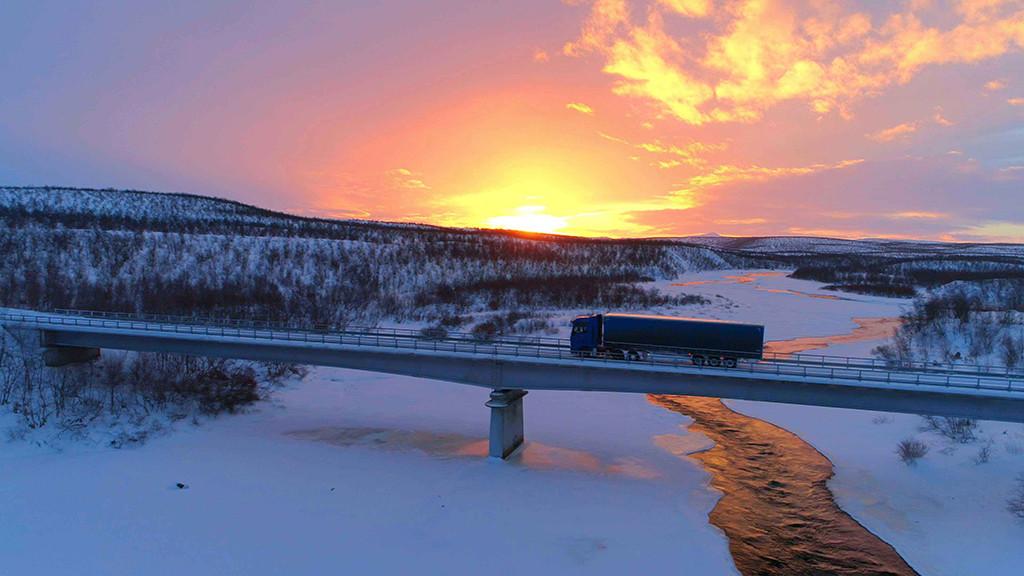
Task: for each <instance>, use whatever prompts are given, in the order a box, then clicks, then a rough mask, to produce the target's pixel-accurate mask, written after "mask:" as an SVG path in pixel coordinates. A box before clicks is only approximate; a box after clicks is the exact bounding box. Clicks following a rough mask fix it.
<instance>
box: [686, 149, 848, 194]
mask: <svg viewBox="0 0 1024 576" xmlns="http://www.w3.org/2000/svg"><path fill="white" fill-rule="evenodd" d="M863 161H864V160H862V159H855V160H843V161H841V162H836V163H834V164H811V165H809V166H792V167H767V166H757V165H754V166H736V165H732V164H723V165H721V166H717V167H715V169H714V170H711V171H710V172H703V173H701V174H697V175H695V176H692V177H691V178H690V179H689V180H687V182H686V185H685V186H684V187H682V188H680V189H678V190H675V191H673V192H672V193H671V196H672V197H675V198H683V199H685V201H686V202H687V203H689V204H692V205H696V204H699V198H698V194H699V193H700V192H703V191H705V190H707V189H709V188H713V187H716V186H722V185H724V184H730V183H733V182H750V181H763V180H770V179H775V178H786V177H790V176H804V175H807V174H813V173H815V172H822V171H825V170H839V169H842V168H848V167H850V166H856V165H857V164H860V163H862V162H863Z"/></svg>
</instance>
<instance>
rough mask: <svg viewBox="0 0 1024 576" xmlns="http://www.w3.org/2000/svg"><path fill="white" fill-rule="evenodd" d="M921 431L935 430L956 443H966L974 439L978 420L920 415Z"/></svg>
mask: <svg viewBox="0 0 1024 576" xmlns="http://www.w3.org/2000/svg"><path fill="white" fill-rule="evenodd" d="M922 418H923V419H924V423H923V424H922V425H921V430H922V431H923V432H935V433H936V434H940V435H942V436H944V437H946V438H948V439H950V440H952V441H953V442H956V443H958V444H968V443H970V442H973V441H974V439H975V437H976V436H975V431H977V429H978V421H977V420H972V419H971V418H955V417H951V416H922Z"/></svg>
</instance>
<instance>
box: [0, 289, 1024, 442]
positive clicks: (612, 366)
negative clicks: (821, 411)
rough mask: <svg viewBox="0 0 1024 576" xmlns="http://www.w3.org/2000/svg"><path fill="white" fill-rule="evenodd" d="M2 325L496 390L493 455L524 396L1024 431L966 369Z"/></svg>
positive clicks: (172, 328)
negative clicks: (614, 397) (691, 401)
mask: <svg viewBox="0 0 1024 576" xmlns="http://www.w3.org/2000/svg"><path fill="white" fill-rule="evenodd" d="M0 324H2V325H4V326H8V327H12V328H21V329H30V330H35V331H38V332H39V334H40V338H41V344H42V346H43V347H44V350H45V352H44V354H45V355H46V358H47V361H48V363H50V364H52V365H61V364H64V363H69V362H77V361H84V360H89V359H91V358H94V357H96V356H97V355H98V353H99V350H100V349H103V348H107V349H117V350H134V351H140V352H169V353H179V354H188V355H196V356H212V357H222V358H237V359H247V360H270V361H285V362H295V363H300V364H312V365H320V366H335V367H340V368H352V369H356V370H368V371H374V372H385V373H390V374H400V375H406V376H415V377H420V378H426V379H432V380H445V381H449V382H457V383H461V384H470V385H474V386H481V387H485V388H489V389H491V390H492V391H493V392H492V394H491V398H490V399H489V400H488V402H487V405H488V406H489V407H490V408H491V410H492V420H491V443H492V447H491V448H492V449H491V455H492V456H497V457H505V456H507V455H508V454H509V453H510V452H511V451H513V450H514V449H515V448H516V447H517V446H518V445H519V443H521V442H522V437H523V432H522V428H523V418H522V414H523V411H522V402H523V399H522V397H523V392H522V391H525V390H583V391H595V392H633V393H642V394H678V395H687V396H706V397H715V398H729V399H741V400H757V401H765V402H783V403H789V404H803V405H811V406H831V407H837V408H853V409H864V410H878V411H887V412H903V413H914V414H933V415H939V416H959V417H968V418H977V419H983V420H1001V421H1007V422H1022V423H1024V375H1022V374H1020V373H1013V372H1010V371H1005V372H1002V373H993V369H991V368H988V369H978V370H971V369H968V368H965V367H963V366H932V365H913V366H910V367H908V368H905V369H899V368H895V367H888V366H886V365H885V364H884V363H882V362H880V361H878V360H874V359H866V358H843V357H836V356H813V355H779V356H777V357H769V358H766V359H765V360H760V361H741V362H740V364H739V365H738V366H737V367H736V368H724V367H712V366H695V365H693V364H691V363H690V362H689V360H688V359H686V358H684V357H680V356H677V355H672V354H660V355H652V356H651V357H649V358H647V359H644V360H629V361H627V360H615V359H610V358H590V357H580V356H575V355H573V354H571V353H570V351H569V349H568V344H567V343H564V344H563V343H562V341H559V340H557V339H531V338H526V339H509V340H502V341H478V340H473V339H470V338H466V337H461V336H458V335H456V336H452V337H446V338H430V337H426V336H423V335H421V334H419V333H417V332H415V331H410V330H390V329H376V328H359V329H347V330H300V329H291V328H281V327H273V326H260V325H256V324H251V325H246V324H245V323H241V322H227V321H224V322H216V323H215V322H213V321H196V320H193V319H173V318H166V317H165V318H158V319H157V318H154V317H141V316H139V317H134V316H128V315H114V314H103V313H90V312H59V313H52V312H51V313H47V312H35V311H28V310H16V309H0Z"/></svg>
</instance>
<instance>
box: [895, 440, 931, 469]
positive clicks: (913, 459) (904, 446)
mask: <svg viewBox="0 0 1024 576" xmlns="http://www.w3.org/2000/svg"><path fill="white" fill-rule="evenodd" d="M927 453H928V445H927V444H925V443H924V442H921V441H920V440H914V439H907V440H903V441H901V442H900V443H899V446H897V447H896V454H897V455H899V457H900V460H901V461H903V463H904V464H906V465H907V466H911V465H914V464H916V463H917V461H918V460H919V459H921V458H924V456H925V454H927Z"/></svg>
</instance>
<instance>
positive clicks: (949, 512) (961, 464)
mask: <svg viewBox="0 0 1024 576" xmlns="http://www.w3.org/2000/svg"><path fill="white" fill-rule="evenodd" d="M685 281H686V282H690V283H691V284H690V285H689V286H687V287H684V288H678V289H679V290H683V291H686V292H687V293H699V294H701V295H704V296H707V297H711V298H715V297H720V298H722V299H725V300H728V301H729V302H731V303H733V304H732V305H730V306H722V307H719V309H717V310H714V311H713V312H711V314H713V315H714V317H717V318H721V319H726V320H739V321H748V322H759V323H764V324H765V326H766V334H767V338H768V339H769V340H771V341H774V342H775V343H774V344H773V346H776V347H777V351H779V352H798V351H801V350H810V349H811V348H810V347H813V349H814V351H813V352H812V353H821V354H834V355H840V356H841V355H848V356H862V357H867V356H869V355H870V351H871V349H872V348H873V347H874V346H876V345H877V344H879V343H881V340H880V339H875V338H874V337H869V336H879V337H882V336H884V333H883V334H878V331H879V330H882V331H883V332H884V331H885V330H888V329H889V328H890V327H891V326H890V324H889V322H891V321H887V320H884V319H885V318H894V317H896V316H898V315H899V313H900V308H901V306H904V305H906V304H907V303H908V301H906V300H898V299H889V298H881V297H874V296H863V295H844V296H843V298H842V299H833V298H829V297H828V296H832V295H834V294H835V293H833V292H830V291H826V290H822V289H821V285H820V284H818V283H815V282H808V281H800V280H793V279H790V278H787V277H785V276H784V275H783V274H780V273H778V272H766V273H750V272H745V271H737V272H709V273H701V274H695V275H692V277H688V278H686V279H685ZM663 286H664V287H663V289H665V290H667V291H671V290H672V289H673V288H672V285H671V283H664V285H663ZM711 314H709V316H710V315H711ZM871 318H877V319H879V320H870V319H871ZM837 335H839V336H837ZM724 405H725V406H726V407H727V408H729V409H730V410H731V411H732V413H734V414H735V413H738V414H740V415H741V417H751V418H756V419H758V420H761V421H764V422H767V423H770V424H773V425H775V426H777V427H780V428H782V429H784V430H786V431H789V432H791V433H792V434H794V435H795V436H796V437H798V438H799V439H800V442H801V443H803V444H804V445H806V446H809V447H811V449H813V450H815V451H817V452H819V453H820V454H822V455H823V456H824V457H826V458H827V459H828V460H830V461H831V462H832V467H833V469H834V476H832V478H831V479H829V480H828V482H827V487H828V489H829V490H830V491H831V493H832V495H833V496H834V501H835V503H836V504H837V505H838V507H839V508H840V509H841V510H842V511H844V512H845V513H846V514H849V515H850V516H851V517H852V518H853V519H855V520H856V521H857V522H858V523H860V524H861V525H862V526H864V527H865V528H866V529H867V530H868V531H870V532H871V533H873V534H876V535H877V536H878V537H879V538H880V539H881V540H883V541H884V542H886V543H887V544H888V545H891V546H892V547H893V548H895V550H896V551H898V553H899V554H900V555H901V556H902V557H903V559H904V560H905V561H906V562H907V563H908V564H909V565H910V566H913V567H914V568H915V569H916V570H918V571H919V572H920V573H922V574H929V575H933V574H935V575H940V576H954V575H963V574H1010V573H1015V572H1016V571H1017V570H1018V569H1019V566H1020V565H1021V564H1022V563H1024V551H1022V550H1021V548H1020V546H1019V543H1020V541H1021V540H1022V539H1024V523H1022V522H1020V521H1019V520H1017V519H1016V518H1014V517H1013V516H1012V515H1010V514H1009V513H1008V512H1007V511H1006V500H1007V498H1008V497H1009V496H1010V494H1011V493H1012V491H1013V489H1014V479H1015V478H1016V477H1017V475H1018V474H1021V473H1022V472H1024V426H1020V425H1015V424H1004V423H998V422H979V427H978V433H977V438H976V439H975V440H974V441H972V442H969V443H967V444H959V443H955V442H952V441H950V440H948V439H946V438H943V437H941V436H939V435H937V434H934V433H930V432H926V431H923V430H922V429H921V424H922V420H921V418H920V417H918V416H914V415H898V414H887V413H879V412H867V411H857V410H842V409H835V408H822V407H809V406H793V405H785V404H773V403H768V402H747V401H736V400H726V401H724ZM723 418H726V419H730V418H732V417H731V416H729V415H728V414H726V415H725V416H723ZM907 438H913V439H916V440H919V441H922V442H924V443H925V444H927V445H928V446H929V447H930V452H929V454H928V455H927V456H926V457H925V458H923V459H922V460H921V461H919V462H918V463H917V465H915V466H907V465H904V464H903V463H901V462H900V461H899V459H898V458H897V455H896V445H897V444H898V443H899V442H900V441H901V440H903V439H907ZM983 451H984V452H985V453H986V456H985V457H984V458H980V457H979V454H980V453H982V452H983ZM724 499H725V497H723V500H724ZM738 563H739V561H738ZM741 570H743V568H742V567H741Z"/></svg>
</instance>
